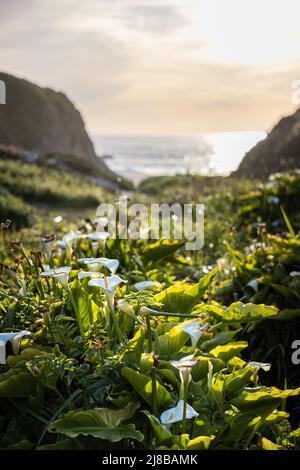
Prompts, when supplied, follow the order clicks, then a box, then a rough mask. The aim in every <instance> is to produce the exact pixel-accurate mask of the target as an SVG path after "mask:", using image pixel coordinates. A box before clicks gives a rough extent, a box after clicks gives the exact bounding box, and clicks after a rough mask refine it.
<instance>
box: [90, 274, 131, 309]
mask: <svg viewBox="0 0 300 470" xmlns="http://www.w3.org/2000/svg"><path fill="white" fill-rule="evenodd" d="M122 282H124V283H126V282H127V281H126V280H125V279H122V278H121V277H120V276H117V275H115V274H114V275H112V276H109V277H103V278H102V279H91V280H90V281H89V283H88V285H89V286H91V287H94V286H96V287H100V288H101V289H103V290H104V292H105V295H106V298H107V301H108V304H109V306H110V307H112V306H113V301H114V294H115V291H116V288H117V287H118V286H119V285H120V284H121V283H122Z"/></svg>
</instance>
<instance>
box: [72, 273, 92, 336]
mask: <svg viewBox="0 0 300 470" xmlns="http://www.w3.org/2000/svg"><path fill="white" fill-rule="evenodd" d="M71 292H72V295H73V298H74V301H75V303H76V306H77V311H78V315H79V318H80V321H81V323H82V325H83V328H84V330H87V329H88V328H89V327H90V326H91V325H92V324H93V323H94V322H95V321H96V320H97V317H98V315H99V307H98V306H97V305H96V303H95V302H94V301H93V300H92V298H91V295H90V294H89V293H88V292H87V291H86V290H84V288H83V287H82V285H81V283H80V281H79V280H78V279H75V280H74V281H73V283H72V285H71Z"/></svg>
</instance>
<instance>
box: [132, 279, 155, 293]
mask: <svg viewBox="0 0 300 470" xmlns="http://www.w3.org/2000/svg"><path fill="white" fill-rule="evenodd" d="M156 286H157V283H156V282H155V281H141V282H137V283H136V284H134V287H135V288H136V289H137V290H138V291H142V290H147V289H151V288H153V287H156Z"/></svg>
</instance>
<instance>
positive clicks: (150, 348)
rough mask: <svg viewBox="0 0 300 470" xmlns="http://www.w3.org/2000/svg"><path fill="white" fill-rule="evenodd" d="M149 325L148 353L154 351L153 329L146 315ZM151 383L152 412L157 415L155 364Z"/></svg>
mask: <svg viewBox="0 0 300 470" xmlns="http://www.w3.org/2000/svg"><path fill="white" fill-rule="evenodd" d="M146 325H147V339H148V353H149V354H151V353H152V331H151V323H150V317H149V315H147V316H146ZM151 383H152V413H153V414H154V415H155V416H156V415H157V388H156V371H155V367H154V366H153V368H152V370H151Z"/></svg>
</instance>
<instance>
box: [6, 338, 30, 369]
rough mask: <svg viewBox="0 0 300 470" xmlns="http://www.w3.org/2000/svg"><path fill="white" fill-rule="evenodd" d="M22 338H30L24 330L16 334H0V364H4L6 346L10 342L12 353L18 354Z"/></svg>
mask: <svg viewBox="0 0 300 470" xmlns="http://www.w3.org/2000/svg"><path fill="white" fill-rule="evenodd" d="M24 336H31V333H30V331H27V330H24V331H19V332H17V333H0V364H6V345H7V343H8V342H10V344H11V347H12V350H13V353H14V354H18V353H19V348H20V342H21V340H22V338H24Z"/></svg>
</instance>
